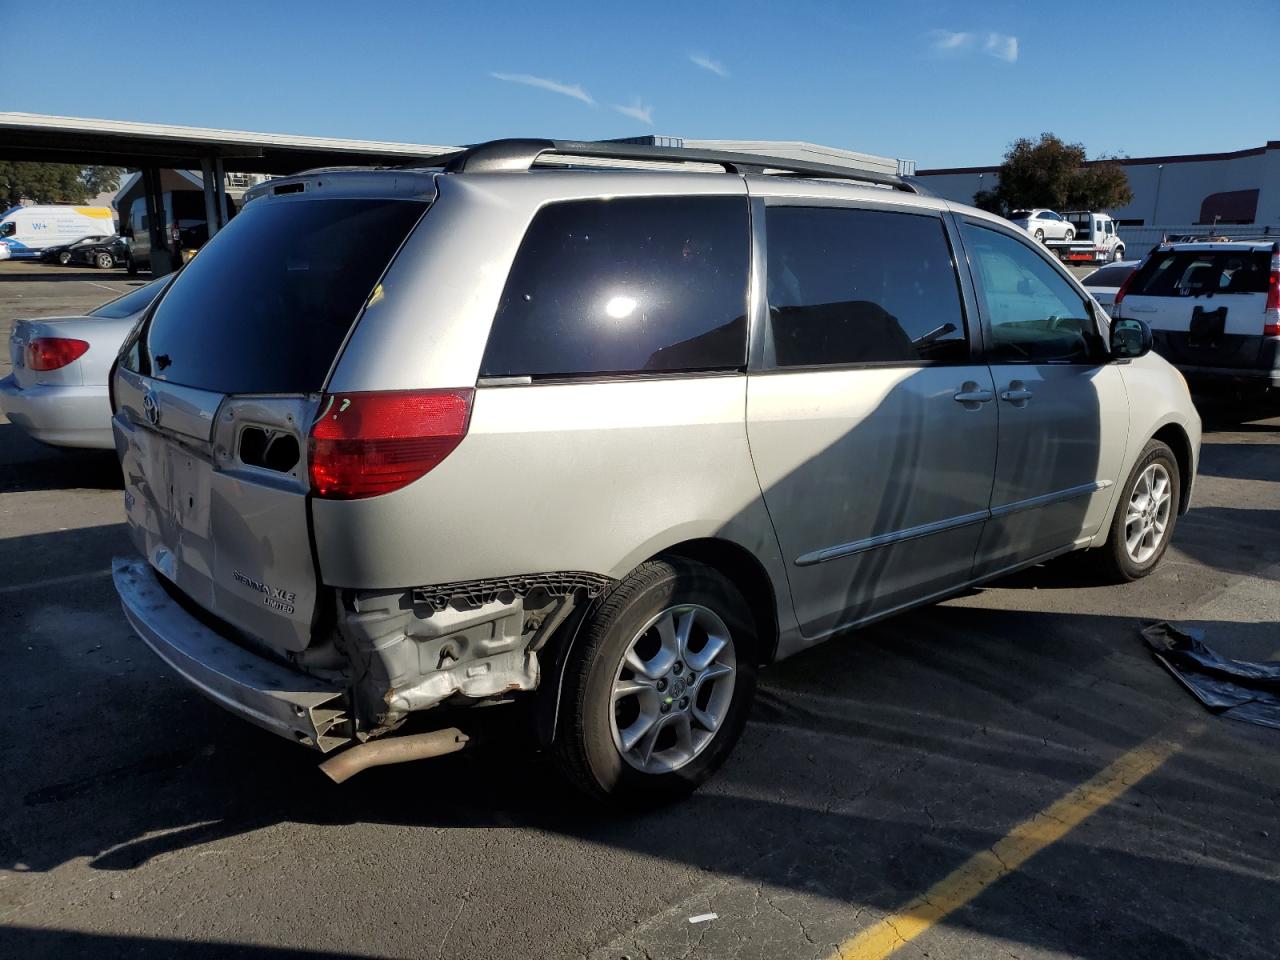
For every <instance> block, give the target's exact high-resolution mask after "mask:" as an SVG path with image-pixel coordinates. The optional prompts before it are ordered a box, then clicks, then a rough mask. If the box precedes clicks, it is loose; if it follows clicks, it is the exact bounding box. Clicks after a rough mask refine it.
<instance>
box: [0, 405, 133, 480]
mask: <svg viewBox="0 0 1280 960" xmlns="http://www.w3.org/2000/svg"><path fill="white" fill-rule="evenodd" d="M0 451H3V453H0V491H11V490H12V491H18V490H53V489H62V490H66V489H94V490H120V489H123V487H124V477H123V475H122V474H121V473H120V464H119V461H117V460H116V455H115V451H113V450H74V449H64V448H60V447H50V446H47V445H46V444H43V443H40V442H39V441H37V440H33V439H31V437H29V436H27V434H26V433H25V432H23V431H22V430H21V429H20V428H19V427H17V426H15V425H14V424H12V423H9V422H8V421H7V420H4V419H3V418H0Z"/></svg>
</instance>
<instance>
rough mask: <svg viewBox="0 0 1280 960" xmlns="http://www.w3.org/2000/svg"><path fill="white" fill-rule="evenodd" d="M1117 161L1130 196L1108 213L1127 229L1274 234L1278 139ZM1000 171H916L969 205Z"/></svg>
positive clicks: (1278, 201) (1279, 195)
mask: <svg viewBox="0 0 1280 960" xmlns="http://www.w3.org/2000/svg"><path fill="white" fill-rule="evenodd" d="M1116 162H1118V163H1119V164H1120V165H1121V167H1123V169H1124V172H1125V173H1126V174H1127V175H1128V177H1129V188H1130V189H1131V190H1132V191H1133V201H1132V202H1131V203H1130V204H1129V205H1128V206H1125V207H1121V208H1119V209H1116V210H1108V211H1107V212H1108V213H1110V214H1111V215H1112V216H1113V217H1115V218H1116V219H1117V220H1118V221H1120V225H1121V227H1122V228H1124V227H1127V228H1130V231H1131V232H1132V230H1133V228H1149V229H1150V231H1151V232H1153V233H1154V232H1158V229H1167V230H1168V231H1169V232H1172V233H1177V232H1195V231H1192V230H1190V229H1189V228H1191V227H1193V226H1201V227H1203V226H1215V225H1216V226H1218V227H1228V226H1230V227H1232V228H1238V227H1249V228H1252V229H1249V230H1247V231H1245V232H1251V233H1263V232H1267V233H1280V140H1270V141H1268V142H1267V143H1266V144H1265V145H1264V146H1261V147H1253V148H1251V149H1248V150H1235V151H1232V152H1230V153H1194V154H1186V155H1184V156H1170V157H1130V158H1127V159H1123V160H1119V161H1116ZM998 170H999V167H998V166H990V167H949V168H936V169H928V170H920V171H918V172H917V174H916V176H917V177H918V178H919V179H920V181H921V182H922V183H923V184H924V185H925V186H926V187H928V188H929V189H930V190H932V191H934V192H935V193H937V194H938V195H940V196H943V197H946V198H947V199H948V200H956V201H960V202H963V203H972V202H973V195H974V194H975V193H977V192H978V191H979V190H990V189H992V188H994V187H995V186H996V184H997V183H998V182H999V176H998V173H997V171H998ZM1201 232H1203V231H1201ZM1220 232H1224V233H1226V232H1231V233H1239V232H1240V230H1239V229H1230V230H1221V231H1220ZM1157 239H1158V237H1157Z"/></svg>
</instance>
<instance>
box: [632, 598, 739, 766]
mask: <svg viewBox="0 0 1280 960" xmlns="http://www.w3.org/2000/svg"><path fill="white" fill-rule="evenodd" d="M736 674H737V656H736V652H735V650H734V644H733V636H732V635H731V634H730V632H729V628H728V627H727V626H726V625H725V622H724V621H723V620H722V619H721V618H720V617H719V615H718V614H716V613H715V611H713V610H710V609H709V608H707V607H704V606H700V605H698V604H681V605H679V606H673V607H669V608H667V609H666V610H663V611H662V612H661V613H659V614H658V615H657V616H656V617H653V618H652V619H651V620H650V621H649V622H648V623H646V624H645V625H644V627H643V628H641V629H640V631H639V632H637V633H636V635H635V636H634V637H633V638H632V640H631V643H630V644H629V645H628V646H627V650H626V653H625V654H624V655H623V657H622V662H621V663H620V664H619V665H618V672H617V674H616V675H615V677H614V682H613V714H612V717H611V718H610V725H611V728H612V733H613V742H614V746H615V747H617V749H618V753H619V754H620V755H621V756H622V758H623V759H624V760H625V761H626V762H627V763H628V764H630V765H631V766H632V767H634V768H635V769H637V770H640V771H641V772H643V773H653V774H658V773H670V772H671V771H673V770H678V769H680V768H681V767H683V766H685V765H686V764H687V763H689V762H690V761H691V760H693V759H694V758H695V757H697V756H698V755H699V754H700V753H702V751H703V750H705V749H706V747H707V746H708V745H709V744H710V743H711V741H712V740H713V739H714V738H715V735H716V731H717V730H719V729H720V726H721V724H723V723H724V721H725V718H726V716H727V715H728V713H729V706H730V704H731V703H732V702H733V687H734V681H735V677H736Z"/></svg>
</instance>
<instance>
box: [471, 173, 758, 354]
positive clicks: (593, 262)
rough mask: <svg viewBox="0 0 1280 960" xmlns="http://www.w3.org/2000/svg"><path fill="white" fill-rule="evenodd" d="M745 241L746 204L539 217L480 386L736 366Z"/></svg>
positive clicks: (563, 208)
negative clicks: (494, 380)
mask: <svg viewBox="0 0 1280 960" xmlns="http://www.w3.org/2000/svg"><path fill="white" fill-rule="evenodd" d="M749 236H750V231H749V225H748V216H747V200H746V198H745V197H639V198H625V199H615V200H575V201H568V202H563V203H553V204H550V205H548V206H546V207H544V208H543V209H542V210H541V211H539V213H538V215H537V216H536V217H534V220H533V223H532V224H530V226H529V230H528V232H527V233H526V234H525V237H524V240H523V242H522V243H521V245H520V250H519V252H518V253H517V254H516V259H515V263H514V264H513V266H512V268H511V274H510V276H509V277H508V278H507V285H506V289H505V290H504V291H503V293H502V299H501V301H500V303H499V306H498V313H497V316H496V317H495V318H494V322H493V327H492V329H491V330H490V333H489V343H488V347H487V348H486V350H485V356H484V362H483V364H482V365H481V371H480V372H481V376H486V377H502V376H531V377H562V376H582V375H587V376H590V375H603V374H614V373H645V372H651V371H652V372H663V371H665V372H670V371H678V370H723V369H734V368H739V367H742V366H744V365H745V363H746V358H747V333H746V329H747V325H746V300H747V269H748V261H749Z"/></svg>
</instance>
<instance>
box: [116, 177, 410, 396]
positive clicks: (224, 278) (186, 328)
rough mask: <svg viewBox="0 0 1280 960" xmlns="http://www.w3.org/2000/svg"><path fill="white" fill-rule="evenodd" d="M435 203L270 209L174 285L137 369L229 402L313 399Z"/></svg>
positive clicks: (265, 204) (255, 211)
mask: <svg viewBox="0 0 1280 960" xmlns="http://www.w3.org/2000/svg"><path fill="white" fill-rule="evenodd" d="M426 206H427V205H426V204H425V203H422V202H420V201H413V200H386V199H359V200H345V199H343V200H340V199H333V200H328V199H326V200H299V201H285V202H271V201H259V202H256V203H250V204H249V205H248V206H246V207H245V209H244V211H243V212H242V213H241V214H240V215H239V216H237V217H236V218H235V219H234V220H232V221H231V222H230V223H229V224H227V226H226V227H225V228H224V229H222V230H220V231H219V232H218V234H217V236H215V237H214V238H213V239H212V240H211V241H209V243H208V244H206V245H205V247H204V248H203V249H202V250H201V251H200V253H199V254H198V255H197V256H196V258H195V259H194V260H192V261H191V262H190V263H189V264H187V266H186V267H184V268H183V270H182V272H181V273H179V274H178V275H177V277H176V278H175V279H174V281H173V284H172V285H171V286H170V287H169V289H168V291H167V292H166V293H165V296H164V299H163V300H161V301H160V304H159V306H157V307H156V310H155V312H154V313H153V314H152V316H151V319H150V320H149V321H148V323H147V324H146V326H145V327H144V328H143V330H142V331H141V340H140V342H139V343H138V344H137V349H136V350H135V349H133V344H130V345H128V347H127V348H126V349H127V352H126V356H127V357H128V358H129V360H128V361H126V362H127V363H130V365H132V366H134V367H135V369H136V370H137V372H138V373H142V374H145V375H149V376H154V377H158V378H160V379H162V380H168V381H170V382H172V383H179V384H184V385H186V386H190V387H198V388H200V389H203V390H213V391H217V392H220V393H313V392H316V391H318V390H320V389H321V388H322V387H323V386H324V380H325V376H326V375H327V374H328V371H329V367H330V366H331V365H332V363H333V360H334V358H335V357H336V356H337V353H338V350H339V348H340V347H341V346H342V342H343V340H344V339H345V338H346V335H347V331H348V330H349V329H350V327H351V324H352V323H353V322H354V321H355V319H356V316H357V314H358V313H359V312H360V309H361V307H362V306H363V305H364V303H365V301H366V300H367V299H368V297H369V295H370V293H371V292H372V290H373V286H374V284H375V283H376V282H377V280H378V278H379V277H380V276H381V275H382V272H383V271H384V270H385V269H386V267H387V264H388V263H389V262H390V260H391V258H392V256H394V255H395V252H396V250H397V249H399V247H400V244H401V242H402V241H403V240H404V238H405V237H406V236H407V235H408V233H409V231H410V230H412V229H413V225H414V224H415V223H417V221H418V218H419V217H421V216H422V214H423V211H424V210H425V209H426Z"/></svg>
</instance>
